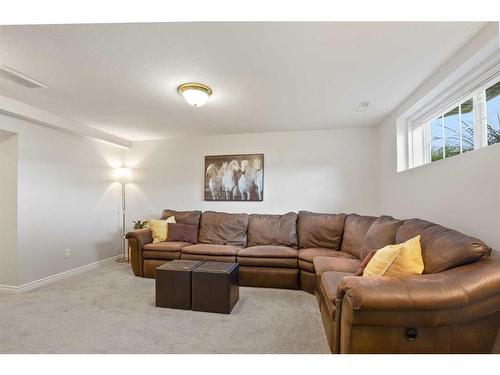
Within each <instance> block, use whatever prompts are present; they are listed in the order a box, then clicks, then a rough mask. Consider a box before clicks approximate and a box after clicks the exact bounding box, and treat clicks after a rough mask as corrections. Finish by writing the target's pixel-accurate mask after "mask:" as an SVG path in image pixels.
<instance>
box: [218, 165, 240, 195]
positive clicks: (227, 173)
mask: <svg viewBox="0 0 500 375" xmlns="http://www.w3.org/2000/svg"><path fill="white" fill-rule="evenodd" d="M221 170H223V176H222V190H224V193H225V194H226V199H227V200H233V199H234V191H235V190H236V188H237V181H236V172H238V171H239V170H240V165H239V163H238V162H237V161H236V160H232V161H231V162H230V163H229V165H228V164H227V163H224V164H223V165H222V168H221Z"/></svg>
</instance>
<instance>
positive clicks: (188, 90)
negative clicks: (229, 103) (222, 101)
mask: <svg viewBox="0 0 500 375" xmlns="http://www.w3.org/2000/svg"><path fill="white" fill-rule="evenodd" d="M177 91H179V94H181V95H182V96H183V97H184V99H186V102H188V103H189V104H191V105H192V106H195V107H201V106H202V105H203V104H205V103H206V102H207V100H208V98H209V96H210V95H212V89H211V88H210V87H208V86H207V85H204V84H202V83H184V84H182V85H180V86H179V88H178V89H177Z"/></svg>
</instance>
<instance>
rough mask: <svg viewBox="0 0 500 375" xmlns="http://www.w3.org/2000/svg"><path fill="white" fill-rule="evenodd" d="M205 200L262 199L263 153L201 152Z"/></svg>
mask: <svg viewBox="0 0 500 375" xmlns="http://www.w3.org/2000/svg"><path fill="white" fill-rule="evenodd" d="M204 194H205V200H206V201H262V200H263V199H264V154H238V155H212V156H205V185H204Z"/></svg>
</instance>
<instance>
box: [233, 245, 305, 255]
mask: <svg viewBox="0 0 500 375" xmlns="http://www.w3.org/2000/svg"><path fill="white" fill-rule="evenodd" d="M297 254H298V251H297V250H295V249H294V248H291V247H288V246H272V245H266V246H250V247H247V248H245V249H241V250H239V251H238V257H245V258H247V257H248V258H297Z"/></svg>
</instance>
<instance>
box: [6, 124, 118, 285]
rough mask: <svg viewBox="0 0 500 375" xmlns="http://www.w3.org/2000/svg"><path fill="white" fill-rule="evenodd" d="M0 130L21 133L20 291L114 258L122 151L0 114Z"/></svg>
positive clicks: (19, 148)
mask: <svg viewBox="0 0 500 375" xmlns="http://www.w3.org/2000/svg"><path fill="white" fill-rule="evenodd" d="M0 128H1V129H4V130H8V131H11V132H15V133H17V134H18V135H17V138H18V173H17V179H18V191H17V195H18V207H17V216H18V227H17V232H18V235H17V237H18V238H17V253H18V275H17V285H22V284H25V283H28V282H31V281H34V280H38V279H41V278H44V277H47V276H51V275H54V274H56V273H59V272H63V271H67V270H71V269H74V268H77V267H80V266H83V265H87V264H90V263H93V262H96V261H99V260H103V259H106V258H109V257H111V256H114V255H117V254H119V252H120V249H121V242H120V204H121V202H120V195H119V191H120V190H119V189H120V187H119V185H117V184H113V183H112V182H111V167H110V165H111V164H112V163H113V162H116V161H117V160H120V159H121V157H122V154H123V150H122V149H121V148H118V147H117V146H113V145H111V144H107V143H103V142H99V141H95V140H91V139H89V138H84V137H81V136H76V135H72V134H69V133H64V132H61V131H57V130H54V129H51V128H47V127H44V126H40V125H35V124H33V123H30V122H28V121H25V120H21V119H18V118H14V117H10V116H7V115H3V114H0ZM65 248H69V249H71V256H70V257H69V258H64V249H65Z"/></svg>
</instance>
